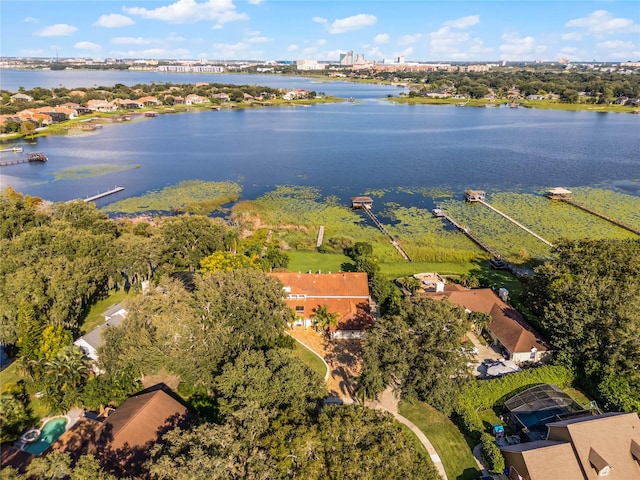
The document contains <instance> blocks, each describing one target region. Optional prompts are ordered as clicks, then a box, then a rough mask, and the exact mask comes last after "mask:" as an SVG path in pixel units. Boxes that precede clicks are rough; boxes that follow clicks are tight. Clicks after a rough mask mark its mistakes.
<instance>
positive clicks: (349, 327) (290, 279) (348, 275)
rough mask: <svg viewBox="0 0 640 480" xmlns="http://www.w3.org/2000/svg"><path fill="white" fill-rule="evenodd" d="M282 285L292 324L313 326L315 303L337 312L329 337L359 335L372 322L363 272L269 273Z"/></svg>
mask: <svg viewBox="0 0 640 480" xmlns="http://www.w3.org/2000/svg"><path fill="white" fill-rule="evenodd" d="M270 275H271V276H273V277H275V278H277V279H278V280H280V282H281V283H282V285H283V296H284V300H285V302H286V303H287V305H289V307H290V308H291V309H292V310H293V312H294V314H295V320H294V325H297V326H304V327H305V328H307V327H310V326H312V325H313V320H312V315H313V314H314V313H315V311H316V309H317V308H318V307H319V306H324V305H326V306H327V309H328V311H329V312H330V313H337V314H338V326H337V327H334V328H332V331H331V336H332V338H360V337H361V336H362V333H363V331H364V329H366V328H367V327H369V326H371V325H372V324H373V316H372V315H371V296H370V294H369V283H368V280H367V274H366V273H364V272H339V273H290V272H273V273H271V274H270Z"/></svg>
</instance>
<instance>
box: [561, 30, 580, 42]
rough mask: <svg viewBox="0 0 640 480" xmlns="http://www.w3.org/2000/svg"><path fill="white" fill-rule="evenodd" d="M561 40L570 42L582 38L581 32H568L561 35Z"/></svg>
mask: <svg viewBox="0 0 640 480" xmlns="http://www.w3.org/2000/svg"><path fill="white" fill-rule="evenodd" d="M561 38H562V40H569V41H572V42H577V41H578V40H582V34H580V33H578V32H569V33H565V34H563V35H562V37H561Z"/></svg>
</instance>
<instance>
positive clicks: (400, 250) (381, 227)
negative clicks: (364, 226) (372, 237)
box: [361, 207, 411, 262]
mask: <svg viewBox="0 0 640 480" xmlns="http://www.w3.org/2000/svg"><path fill="white" fill-rule="evenodd" d="M361 210H362V211H363V212H364V213H366V214H367V216H368V217H369V218H370V219H371V221H372V222H373V223H374V225H375V226H376V227H378V230H380V231H381V232H382V233H384V235H385V236H386V237H387V238H389V240H390V241H391V245H393V248H395V249H396V250H397V251H398V253H399V254H400V255H401V256H402V258H404V259H405V260H406V261H407V262H410V261H411V258H409V255H408V254H407V252H405V251H404V249H403V248H402V247H401V246H400V245H399V244H398V242H397V240H396V239H395V238H393V237H392V236H391V235H390V234H389V232H387V231H386V230H385V228H384V225H382V223H380V220H378V217H376V216H375V215H374V213H373V212H372V211H371V208H369V207H364V208H361Z"/></svg>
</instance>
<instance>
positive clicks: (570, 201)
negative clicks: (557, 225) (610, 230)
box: [553, 198, 640, 235]
mask: <svg viewBox="0 0 640 480" xmlns="http://www.w3.org/2000/svg"><path fill="white" fill-rule="evenodd" d="M553 200H561V201H563V202H565V203H568V204H570V205H573V206H574V207H576V208H579V209H580V210H584V211H585V212H588V213H590V214H592V215H595V216H596V217H599V218H602V219H603V220H606V221H607V222H609V223H613V224H614V225H616V226H618V227H620V228H624V229H625V230H629V231H630V232H632V233H635V234H636V235H640V230H638V229H637V228H634V227H632V226H630V225H627V224H625V223H622V222H620V221H618V220H616V219H615V218H611V217H608V216H606V215H605V214H603V213H600V212H597V211H595V210H593V209H592V208H589V207H587V206H585V205H582V204H580V203H578V202H575V201H573V200H572V199H570V198H554V199H553Z"/></svg>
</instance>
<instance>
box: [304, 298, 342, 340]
mask: <svg viewBox="0 0 640 480" xmlns="http://www.w3.org/2000/svg"><path fill="white" fill-rule="evenodd" d="M313 311H314V312H315V313H314V314H313V315H311V320H312V321H313V326H314V327H315V329H316V330H323V331H324V333H325V335H327V336H328V335H329V331H330V329H331V327H337V326H338V317H339V316H340V314H338V313H331V312H329V307H328V306H327V305H318V306H317V307H316V308H314V309H313Z"/></svg>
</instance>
